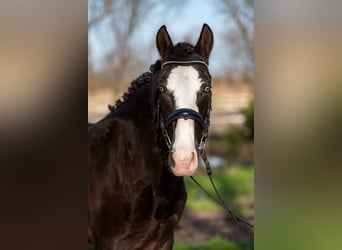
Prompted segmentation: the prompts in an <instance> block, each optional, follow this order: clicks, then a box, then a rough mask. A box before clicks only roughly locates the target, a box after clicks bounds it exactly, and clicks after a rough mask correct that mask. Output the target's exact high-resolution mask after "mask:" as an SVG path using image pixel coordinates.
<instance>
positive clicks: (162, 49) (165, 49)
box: [156, 25, 173, 61]
mask: <svg viewBox="0 0 342 250" xmlns="http://www.w3.org/2000/svg"><path fill="white" fill-rule="evenodd" d="M156 40H157V48H158V51H159V54H160V57H161V59H162V61H164V59H165V58H166V57H167V56H168V55H169V53H170V52H171V49H172V48H173V44H172V40H171V38H170V36H169V33H168V32H167V30H166V26H165V25H163V26H161V27H160V29H159V30H158V33H157V39H156Z"/></svg>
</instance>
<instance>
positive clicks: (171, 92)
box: [156, 24, 213, 176]
mask: <svg viewBox="0 0 342 250" xmlns="http://www.w3.org/2000/svg"><path fill="white" fill-rule="evenodd" d="M156 43H157V48H158V51H159V54H160V57H161V64H162V66H161V71H160V73H159V82H158V87H157V91H158V111H159V112H158V121H159V126H160V129H161V131H162V134H163V138H164V140H165V143H166V144H167V147H168V149H169V151H168V152H169V153H168V166H169V168H170V169H171V171H172V173H173V174H174V175H176V176H191V175H193V173H194V172H195V171H196V169H197V167H198V155H199V150H200V148H201V147H204V141H205V139H206V137H207V132H208V127H209V116H210V110H211V75H210V73H209V69H208V60H209V55H210V52H211V50H212V46H213V33H212V31H211V29H210V28H209V26H208V25H207V24H204V25H203V27H202V31H201V34H200V36H199V39H198V41H197V43H196V45H195V46H193V45H192V44H190V43H185V42H183V43H178V44H176V45H173V42H172V40H171V38H170V36H169V34H168V32H167V29H166V27H165V26H162V27H161V28H160V29H159V31H158V33H157V37H156Z"/></svg>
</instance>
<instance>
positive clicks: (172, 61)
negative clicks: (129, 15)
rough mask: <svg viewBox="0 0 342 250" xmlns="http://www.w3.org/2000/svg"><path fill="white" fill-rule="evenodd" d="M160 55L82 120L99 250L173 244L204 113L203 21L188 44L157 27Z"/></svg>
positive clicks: (207, 94) (207, 83) (209, 38)
mask: <svg viewBox="0 0 342 250" xmlns="http://www.w3.org/2000/svg"><path fill="white" fill-rule="evenodd" d="M156 42H157V48H158V51H159V54H160V56H161V60H158V61H157V62H156V63H155V64H154V65H152V66H151V68H150V70H151V72H146V73H144V74H142V75H141V76H140V77H139V78H137V79H136V80H134V81H133V82H132V83H131V86H130V88H129V90H128V92H127V93H125V94H124V96H123V100H119V101H117V103H116V107H112V106H109V108H110V110H111V112H110V113H109V114H108V115H107V116H106V117H105V118H103V119H102V120H101V121H99V122H98V123H96V124H89V125H88V135H89V143H88V144H89V153H88V162H89V166H88V171H89V175H88V220H89V222H88V241H89V242H90V243H93V244H95V248H96V249H97V250H101V249H102V250H103V249H111V250H113V249H120V250H125V249H129V250H132V249H156V250H160V249H163V250H164V249H172V246H173V234H174V230H175V228H176V226H177V224H178V222H179V220H180V218H181V215H182V212H183V209H184V206H185V202H186V191H185V186H184V181H183V176H191V175H192V174H193V173H194V172H195V170H196V169H197V166H198V155H199V148H201V147H203V146H204V142H205V139H206V137H207V133H208V127H209V115H210V110H211V76H210V73H209V70H208V58H209V55H210V52H211V49H212V46H213V33H212V31H211V30H210V28H209V26H208V25H206V24H204V25H203V28H202V31H201V34H200V37H199V39H198V42H197V44H196V45H195V46H193V45H191V44H189V43H178V44H176V45H175V46H174V45H173V43H172V40H171V38H170V36H169V34H168V32H167V30H166V27H165V26H162V27H161V28H160V29H159V31H158V34H157V39H156Z"/></svg>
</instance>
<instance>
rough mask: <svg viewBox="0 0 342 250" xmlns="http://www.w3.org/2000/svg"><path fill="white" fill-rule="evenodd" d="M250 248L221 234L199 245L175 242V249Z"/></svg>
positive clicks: (247, 249) (229, 249) (240, 249)
mask: <svg viewBox="0 0 342 250" xmlns="http://www.w3.org/2000/svg"><path fill="white" fill-rule="evenodd" d="M214 249H215V250H249V249H251V243H249V242H242V243H234V242H230V241H227V240H225V239H223V238H222V237H221V236H216V237H215V238H213V239H212V240H210V241H208V242H206V243H203V244H199V245H184V244H179V243H175V244H174V246H173V250H214ZM88 250H95V247H94V246H93V245H90V244H89V245H88Z"/></svg>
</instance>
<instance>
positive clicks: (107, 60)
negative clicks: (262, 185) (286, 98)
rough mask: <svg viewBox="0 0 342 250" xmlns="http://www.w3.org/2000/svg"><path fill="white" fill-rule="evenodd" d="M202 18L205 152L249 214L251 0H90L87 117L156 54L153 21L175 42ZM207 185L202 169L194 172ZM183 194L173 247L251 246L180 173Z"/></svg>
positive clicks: (94, 117) (229, 198)
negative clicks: (206, 70)
mask: <svg viewBox="0 0 342 250" xmlns="http://www.w3.org/2000/svg"><path fill="white" fill-rule="evenodd" d="M203 23H207V24H208V25H209V26H210V27H211V29H212V30H213V32H214V48H213V51H212V54H211V57H210V60H209V64H210V65H209V67H210V72H211V74H212V76H213V81H212V84H213V111H212V116H211V126H210V135H209V139H208V142H207V153H208V155H209V157H210V162H211V164H212V166H213V167H214V170H213V172H214V174H213V176H214V181H215V183H216V185H217V187H218V189H219V192H220V193H221V195H222V196H223V197H224V200H225V202H226V203H227V204H228V206H229V207H230V208H231V209H233V211H234V212H235V213H237V214H238V215H242V216H244V217H245V218H247V220H248V221H249V222H251V223H253V221H254V163H253V154H254V101H253V100H254V71H253V70H254V69H253V63H254V56H253V55H254V53H253V39H254V37H253V36H254V30H253V29H254V7H253V1H251V0H241V1H240V0H235V1H231V0H213V1H204V0H170V1H157V0H131V1H127V0H106V1H105V0H89V1H88V121H89V122H96V121H98V120H99V119H101V118H102V117H104V116H105V115H106V114H107V113H108V112H109V111H108V108H107V105H108V104H113V103H115V100H116V99H119V98H120V97H121V95H122V94H123V93H124V92H125V91H126V90H127V88H128V86H129V84H130V83H131V81H132V80H133V79H135V78H136V77H138V76H139V75H140V74H142V73H143V72H145V71H148V70H149V66H150V65H151V64H153V63H154V62H155V61H156V60H157V59H159V55H158V52H157V49H156V45H155V37H156V33H157V31H158V29H159V28H160V27H161V26H162V25H166V26H167V29H168V31H169V33H170V36H171V38H172V40H173V42H174V44H176V43H177V42H181V41H188V42H191V43H193V44H195V43H196V42H197V39H198V38H199V34H200V31H201V28H202V25H203ZM196 177H197V179H198V180H199V182H200V183H202V184H203V185H204V187H205V188H206V189H207V190H209V191H210V192H212V191H213V190H212V188H211V186H210V182H209V179H208V177H207V176H206V173H205V171H204V169H200V171H198V172H197V173H196ZM185 181H186V185H187V192H188V202H187V206H186V210H185V213H184V216H183V217H182V220H181V223H180V225H179V228H178V229H177V231H176V235H175V237H176V239H175V242H176V246H175V249H251V248H252V238H253V237H252V236H251V235H249V234H248V233H247V232H246V231H244V230H243V229H241V228H240V227H239V225H237V224H236V222H235V221H234V219H232V218H231V217H230V216H228V215H227V214H226V213H224V212H223V211H222V209H221V208H220V207H219V206H217V205H216V204H215V203H213V202H212V201H211V200H210V199H209V198H208V197H207V196H206V195H205V194H204V193H203V192H202V191H200V190H199V188H198V187H197V186H195V185H194V183H193V182H192V181H191V179H188V178H186V179H185Z"/></svg>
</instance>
